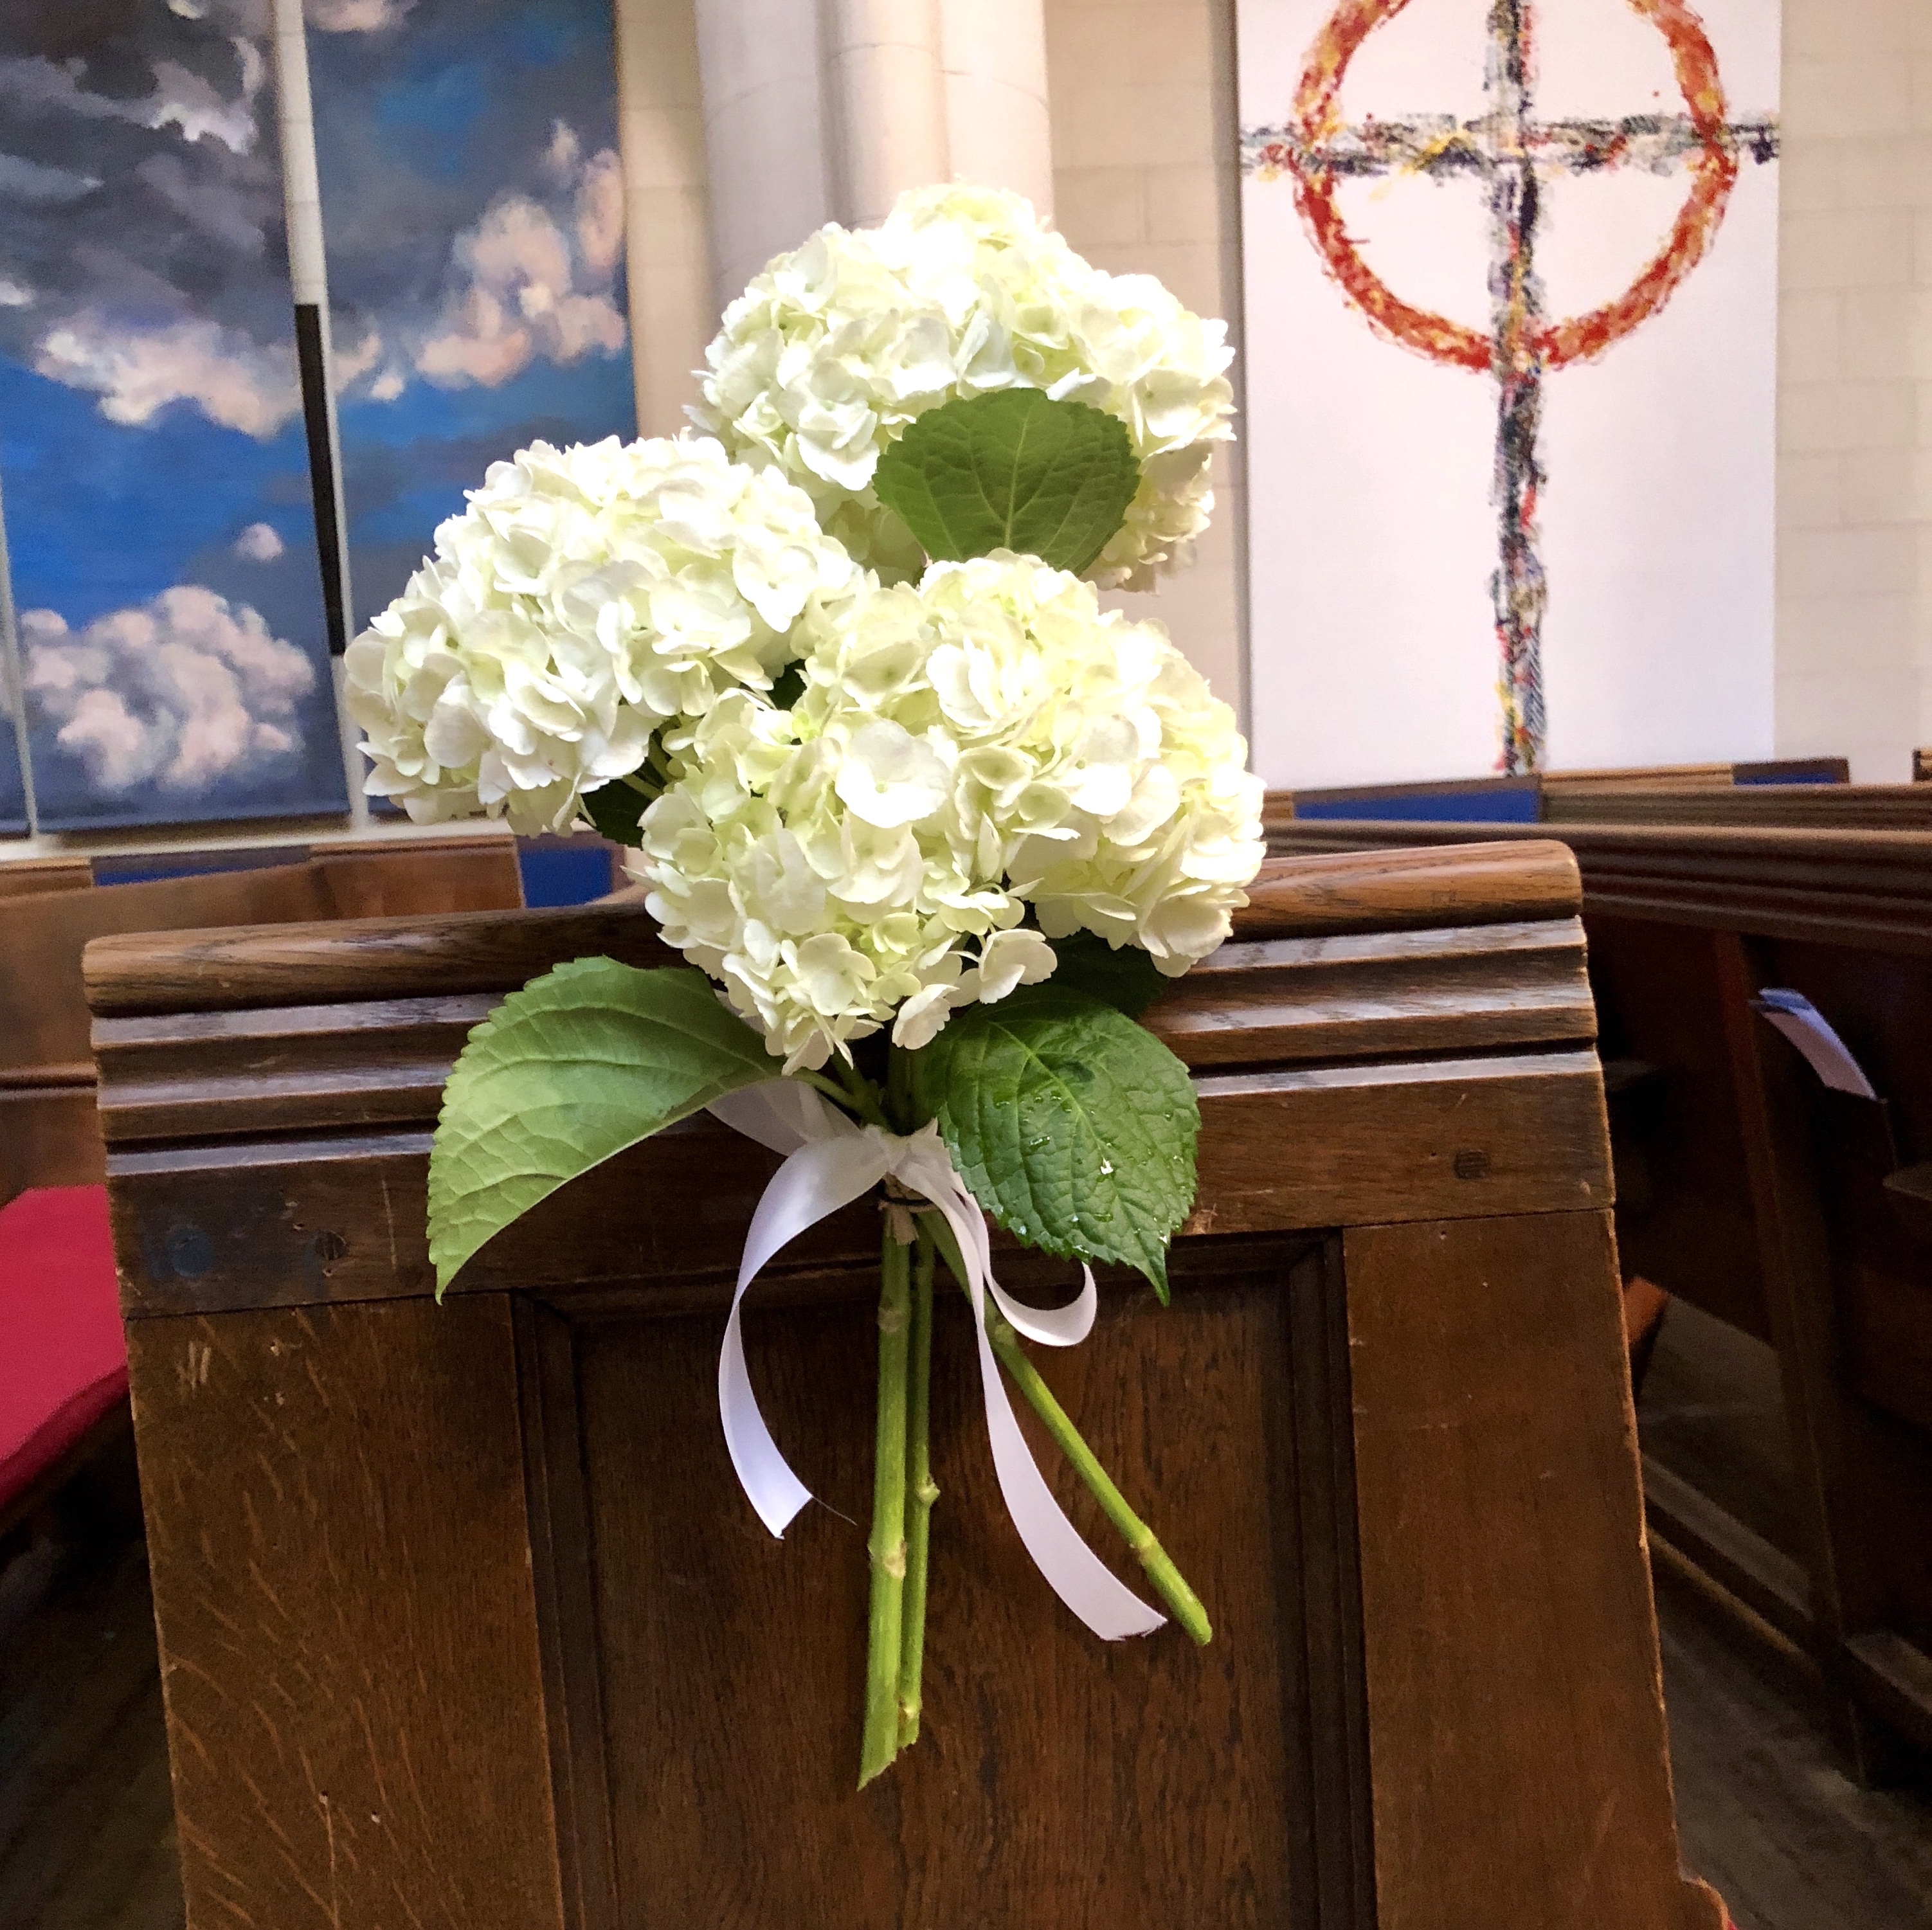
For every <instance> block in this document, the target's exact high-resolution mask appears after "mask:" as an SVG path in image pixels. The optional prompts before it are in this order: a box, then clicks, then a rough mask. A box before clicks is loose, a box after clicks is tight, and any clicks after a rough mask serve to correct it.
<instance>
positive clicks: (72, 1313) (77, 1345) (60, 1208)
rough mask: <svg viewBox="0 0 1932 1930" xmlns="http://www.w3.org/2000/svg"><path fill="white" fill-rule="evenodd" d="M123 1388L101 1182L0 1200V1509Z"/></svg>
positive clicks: (122, 1346)
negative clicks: (3, 1202) (5, 1200)
mask: <svg viewBox="0 0 1932 1930" xmlns="http://www.w3.org/2000/svg"><path fill="white" fill-rule="evenodd" d="M126 1392H127V1338H126V1336H125V1335H124V1334H123V1333H122V1332H121V1303H120V1297H119V1295H118V1292H117V1290H116V1288H115V1279H114V1241H113V1236H112V1235H111V1234H110V1232H109V1230H108V1224H107V1188H106V1187H100V1186H61V1187H38V1188H37V1189H35V1190H34V1191H32V1192H30V1193H22V1194H21V1195H20V1197H19V1198H18V1199H15V1200H13V1201H11V1202H9V1203H8V1204H7V1205H6V1206H5V1207H0V1507H4V1506H5V1505H6V1503H7V1502H10V1501H12V1500H13V1499H15V1498H16V1497H17V1496H19V1495H20V1494H21V1493H24V1492H25V1490H26V1489H27V1488H28V1487H29V1486H31V1484H32V1483H33V1482H34V1481H37V1479H38V1478H40V1475H43V1473H45V1472H46V1470H47V1469H49V1468H50V1467H51V1466H53V1464H54V1463H55V1462H56V1461H58V1460H59V1459H60V1457H62V1455H63V1454H65V1453H66V1452H67V1451H68V1449H69V1448H71V1447H72V1446H73V1445H74V1443H75V1442H77V1441H78V1440H79V1439H80V1437H81V1436H83V1434H85V1433H86V1432H87V1430H89V1428H90V1427H92V1426H93V1425H94V1424H95V1422H96V1421H98V1420H99V1419H100V1418H101V1416H102V1415H104V1414H105V1413H106V1412H107V1411H108V1410H109V1409H110V1408H111V1407H113V1405H114V1403H115V1402H116V1401H118V1400H120V1399H121V1397H122V1396H123V1395H124V1394H126Z"/></svg>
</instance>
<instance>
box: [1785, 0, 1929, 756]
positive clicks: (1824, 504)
mask: <svg viewBox="0 0 1932 1930" xmlns="http://www.w3.org/2000/svg"><path fill="white" fill-rule="evenodd" d="M1784 131H1785V149H1784V161H1783V163H1782V172H1783V181H1782V184H1781V185H1782V193H1783V227H1782V234H1781V261H1780V268H1779V281H1780V283H1781V300H1780V305H1779V313H1778V325H1779V344H1778V389H1779V422H1778V445H1779V453H1778V750H1779V752H1780V754H1781V755H1802V754H1804V753H1807V752H1813V751H1829V752H1843V754H1844V755H1847V756H1849V758H1851V760H1852V776H1853V777H1854V778H1855V779H1858V780H1859V781H1860V782H1865V783H1892V784H1897V783H1903V782H1905V780H1906V779H1908V778H1909V776H1911V774H1912V771H1911V751H1912V746H1913V745H1914V744H1915V743H1921V744H1922V743H1928V742H1932V0H1786V4H1785V9H1784Z"/></svg>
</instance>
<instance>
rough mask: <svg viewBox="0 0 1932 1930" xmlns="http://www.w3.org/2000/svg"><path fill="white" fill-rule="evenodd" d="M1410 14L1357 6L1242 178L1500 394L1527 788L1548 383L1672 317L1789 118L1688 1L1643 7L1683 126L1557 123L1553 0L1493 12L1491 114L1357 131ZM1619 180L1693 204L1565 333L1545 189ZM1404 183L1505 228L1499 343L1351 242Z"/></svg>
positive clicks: (1659, 116)
mask: <svg viewBox="0 0 1932 1930" xmlns="http://www.w3.org/2000/svg"><path fill="white" fill-rule="evenodd" d="M1410 4H1411V0H1343V4H1342V5H1340V7H1339V8H1337V11H1335V13H1334V14H1333V16H1332V17H1331V18H1330V19H1329V20H1328V21H1327V23H1325V25H1324V26H1323V27H1322V29H1321V32H1319V35H1317V36H1316V40H1315V42H1314V44H1313V46H1312V47H1310V49H1309V50H1308V53H1307V59H1306V62H1305V64H1304V67H1303V69H1302V72H1301V77H1300V80H1299V84H1298V86H1297V88H1296V89H1295V98H1294V101H1293V105H1292V111H1291V113H1289V116H1288V118H1287V119H1286V120H1284V121H1283V122H1280V123H1278V124H1276V125H1264V126H1256V127H1250V128H1244V130H1243V132H1242V137H1241V166H1242V171H1243V173H1244V175H1246V176H1249V177H1250V178H1252V179H1259V180H1263V181H1266V180H1272V179H1286V180H1287V181H1289V182H1291V183H1292V187H1293V191H1294V194H1295V202H1296V205H1297V208H1298V212H1299V214H1300V216H1301V224H1302V226H1303V227H1304V230H1305V231H1306V233H1307V237H1308V239H1309V241H1310V243H1311V245H1313V247H1314V248H1315V249H1316V251H1317V253H1318V254H1319V256H1320V257H1321V259H1322V263H1323V265H1324V266H1325V268H1326V269H1327V271H1328V274H1329V275H1330V277H1331V278H1332V280H1333V281H1334V283H1335V284H1336V285H1337V287H1339V289H1340V290H1341V291H1342V293H1343V295H1344V296H1346V298H1347V299H1348V300H1349V302H1351V303H1352V305H1354V306H1355V308H1357V309H1358V311H1360V313H1361V314H1362V316H1363V317H1364V318H1365V319H1366V320H1367V322H1368V323H1369V324H1370V326H1371V327H1372V328H1373V329H1374V330H1375V331H1376V333H1377V334H1379V335H1381V336H1382V337H1383V338H1385V339H1386V340H1388V341H1390V342H1392V343H1394V344H1399V345H1400V346H1401V347H1404V348H1407V349H1409V350H1412V351H1413V352H1415V353H1418V354H1419V355H1421V356H1424V357H1426V358H1427V359H1430V360H1431V361H1433V362H1438V363H1440V364H1443V365H1448V366H1450V367H1454V368H1463V369H1468V370H1471V371H1476V372H1478V373H1481V374H1487V375H1489V376H1490V377H1492V378H1493V380H1494V381H1495V383H1496V392H1497V401H1496V455H1495V467H1494V473H1493V484H1492V496H1493V503H1494V506H1495V509H1496V568H1495V570H1494V572H1493V574H1492V575H1491V578H1490V600H1491V602H1492V605H1493V608H1494V612H1495V624H1496V640H1497V644H1498V646H1499V651H1500V655H1501V659H1502V661H1501V671H1500V676H1499V684H1498V690H1499V696H1500V698H1501V701H1502V754H1501V758H1500V760H1499V768H1500V769H1501V770H1502V772H1503V773H1505V775H1515V774H1517V773H1523V772H1529V771H1534V770H1538V769H1539V768H1540V767H1541V766H1542V764H1543V763H1544V757H1545V752H1546V748H1547V719H1546V716H1545V710H1544V690H1543V664H1542V635H1543V626H1544V614H1545V611H1546V608H1547V603H1548V584H1547V578H1546V575H1545V572H1544V563H1543V559H1542V557H1541V552H1540V544H1539V536H1540V532H1539V527H1538V502H1539V497H1540V496H1541V493H1542V491H1543V490H1544V487H1545V485H1546V484H1547V481H1548V478H1547V474H1546V473H1545V470H1544V466H1543V461H1542V458H1541V451H1540V446H1539V445H1540V441H1541V425H1542V413H1543V396H1544V381H1545V378H1546V377H1547V376H1548V375H1550V374H1552V373H1553V372H1554V371H1557V370H1559V369H1561V368H1565V366H1567V365H1571V364H1574V363H1577V362H1583V361H1588V360H1590V359H1594V358H1595V357H1597V356H1601V355H1603V354H1604V353H1605V352H1606V351H1607V350H1609V349H1610V348H1611V347H1613V346H1614V345H1615V344H1616V343H1618V342H1619V341H1622V339H1623V338H1625V337H1626V336H1628V335H1631V333H1632V332H1634V331H1635V330H1637V329H1640V328H1641V327H1642V326H1643V324H1644V323H1646V321H1648V320H1650V319H1651V318H1652V317H1654V316H1655V315H1656V314H1658V312H1659V311H1661V309H1662V308H1664V305H1665V304H1666V303H1667V302H1668V301H1669V300H1670V297H1671V296H1672V295H1673V293H1675V291H1676V290H1677V289H1678V287H1679V286H1680V285H1681V284H1682V283H1683V281H1685V279H1686V278H1687V277H1688V276H1689V275H1691V272H1692V271H1693V270H1694V269H1695V268H1696V267H1697V265H1698V263H1699V262H1700V260H1702V259H1703V257H1704V255H1705V254H1706V251H1708V250H1709V247H1710V245H1711V244H1712V240H1713V239H1714V237H1715V235H1716V233H1717V232H1718V228H1719V227H1720V226H1721V224H1722V222H1723V221H1724V215H1725V212H1726V208H1727V204H1728V203H1729V201H1730V196H1731V193H1732V190H1733V186H1734V185H1735V184H1736V180H1737V177H1738V174H1739V170H1740V169H1741V168H1742V167H1746V166H1750V165H1756V164H1763V163H1766V162H1769V161H1773V160H1775V158H1777V155H1778V145H1779V134H1778V122H1777V121H1776V119H1775V117H1772V116H1749V117H1734V116H1732V115H1731V114H1730V111H1729V109H1728V107H1727V103H1726V101H1725V97H1724V86H1723V84H1722V82H1721V78H1720V76H1719V73H1718V62H1717V57H1716V56H1715V53H1714V52H1713V51H1712V46H1711V43H1710V41H1709V38H1708V36H1707V35H1706V32H1705V30H1704V29H1703V25H1702V24H1701V23H1700V21H1699V20H1698V19H1697V16H1696V15H1695V14H1693V13H1691V11H1690V10H1689V8H1688V7H1686V6H1685V5H1683V4H1682V0H1628V5H1629V6H1630V8H1631V10H1632V11H1634V13H1635V14H1637V15H1638V16H1639V17H1640V18H1642V19H1643V20H1646V22H1648V23H1650V24H1651V25H1652V26H1655V28H1656V29H1657V30H1658V32H1660V33H1661V35H1662V36H1663V38H1664V42H1665V44H1666V46H1667V48H1668V50H1669V55H1670V62H1671V66H1672V68H1673V73H1674V74H1675V77H1676V85H1677V88H1678V90H1679V93H1680V94H1681V95H1682V112H1681V113H1654V112H1652V113H1635V114H1631V115H1628V116H1623V117H1622V118H1618V119H1584V118H1575V117H1553V118H1549V119H1544V118H1541V117H1540V116H1538V113H1537V111H1536V105H1535V64H1534V61H1533V58H1532V53H1533V46H1534V37H1535V27H1536V22H1535V17H1534V16H1535V12H1536V0H1492V5H1491V6H1490V11H1489V18H1488V41H1487V49H1486V62H1485V74H1484V80H1485V86H1484V94H1485V98H1486V99H1487V102H1488V107H1487V111H1486V112H1485V113H1483V114H1481V115H1480V116H1475V117H1473V118H1468V117H1459V116H1454V115H1451V114H1440V115H1434V116H1412V117H1406V118H1403V119H1383V120H1378V119H1374V118H1373V117H1370V118H1365V119H1362V120H1361V121H1359V122H1355V123H1354V124H1352V125H1351V124H1349V123H1348V122H1345V121H1344V119H1343V116H1342V113H1341V110H1340V95H1341V92H1342V89H1343V83H1344V81H1345V80H1346V78H1347V77H1348V74H1349V69H1350V66H1351V64H1352V62H1353V61H1354V60H1355V57H1356V56H1357V54H1358V53H1359V52H1360V50H1361V47H1362V46H1363V44H1364V41H1366V40H1367V38H1368V37H1369V36H1370V35H1371V34H1372V33H1373V32H1375V31H1376V29H1378V28H1379V27H1382V26H1384V25H1385V24H1386V23H1388V22H1389V21H1390V20H1393V19H1394V18H1395V17H1397V15H1398V14H1401V13H1403V11H1405V10H1406V8H1408V7H1409V5H1410ZM1617 170H1642V171H1644V172H1646V173H1651V174H1658V175H1661V174H1664V173H1670V172H1673V171H1677V170H1681V171H1682V173H1683V174H1684V176H1685V197H1684V200H1683V203H1682V206H1681V208H1680V209H1679V212H1678V215H1677V216H1676V220H1675V221H1674V222H1673V224H1672V226H1671V227H1670V231H1669V233H1667V235H1666V236H1664V238H1663V239H1662V241H1661V245H1659V247H1658V249H1657V251H1656V253H1655V255H1654V256H1653V257H1652V259H1651V260H1649V262H1648V263H1647V264H1646V266H1644V268H1643V270H1642V271H1641V272H1640V273H1639V274H1638V275H1637V277H1636V278H1635V279H1634V281H1632V282H1631V284H1630V285H1629V286H1628V288H1627V289H1626V290H1625V291H1624V292H1623V293H1622V294H1620V295H1619V296H1617V297H1616V299H1613V300H1612V301H1610V302H1607V303H1604V304H1603V305H1601V306H1600V307H1598V308H1594V309H1592V310H1589V311H1587V312H1586V313H1583V314H1578V315H1574V316H1569V317H1552V316H1551V315H1550V314H1548V313H1547V303H1546V301H1545V293H1544V286H1543V281H1542V278H1541V275H1539V273H1538V261H1537V253H1538V242H1539V239H1540V232H1541V226H1542V224H1543V221H1544V207H1545V185H1546V184H1547V182H1549V181H1550V180H1551V179H1553V178H1556V177H1560V176H1585V175H1593V174H1604V173H1613V172H1615V171H1617ZM1377 176H1381V177H1397V176H1416V177H1421V178H1425V179H1447V178H1450V177H1454V176H1468V177H1472V178H1473V179H1476V180H1478V181H1479V182H1481V183H1482V184H1483V185H1484V188H1485V189H1486V193H1487V205H1488V210H1489V225H1490V249H1489V259H1488V263H1487V270H1488V274H1487V280H1488V287H1489V293H1490V326H1488V327H1487V329H1475V328H1472V327H1470V326H1467V325H1466V324H1465V323H1458V322H1456V321H1454V320H1450V319H1449V318H1448V317H1445V316H1443V315H1441V314H1436V313H1433V312H1431V311H1429V310H1427V309H1425V308H1421V307H1420V306H1418V305H1414V304H1412V302H1409V301H1408V300H1406V299H1404V297H1403V296H1402V295H1401V294H1400V293H1397V291H1396V290H1394V289H1392V288H1391V287H1389V286H1388V284H1386V283H1385V281H1382V278H1380V277H1379V275H1377V274H1376V272H1375V270H1374V269H1372V268H1371V267H1370V266H1369V264H1368V263H1367V260H1366V259H1365V258H1364V253H1363V251H1362V249H1361V246H1360V245H1359V244H1358V242H1357V241H1356V240H1355V238H1354V237H1353V236H1351V235H1350V233H1349V231H1348V229H1347V227H1346V224H1345V223H1344V221H1343V216H1342V213H1341V210H1340V206H1339V205H1338V200H1337V187H1338V185H1339V184H1340V183H1342V182H1346V181H1350V180H1355V179H1363V178H1365V177H1377ZM1250 346H1251V352H1252V348H1253V345H1252V344H1251V345H1250Z"/></svg>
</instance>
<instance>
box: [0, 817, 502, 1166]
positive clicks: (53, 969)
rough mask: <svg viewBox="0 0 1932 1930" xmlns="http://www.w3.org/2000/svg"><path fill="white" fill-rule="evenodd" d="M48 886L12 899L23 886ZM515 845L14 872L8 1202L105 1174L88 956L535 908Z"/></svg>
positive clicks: (3, 871)
mask: <svg viewBox="0 0 1932 1930" xmlns="http://www.w3.org/2000/svg"><path fill="white" fill-rule="evenodd" d="M16 874H19V875H20V877H23V878H26V880H28V881H31V882H32V883H34V884H36V885H38V886H40V887H42V888H40V889H37V890H30V891H25V892H20V891H10V890H9V889H8V888H7V887H8V885H9V883H10V881H16V882H17V881H19V880H18V878H17V877H16ZM522 902H523V900H522V893H521V889H520V885H519V884H518V881H517V855H516V847H515V844H514V840H512V839H510V838H509V837H508V836H504V837H502V838H490V839H477V838H474V837H469V838H463V839H449V838H444V839H428V840H410V841H409V842H404V843H399V844H397V845H386V846H381V847H374V848H339V847H338V848H327V847H324V848H318V849H316V850H314V851H312V852H311V854H309V855H308V856H307V857H305V858H302V860H300V861H299V862H297V863H291V864H284V865H272V866H261V867H257V868H253V869H242V870H232V871H214V872H201V873H197V874H195V875H191V876H188V877H184V878H155V879H151V880H149V881H146V882H145V883H142V884H108V885H100V886H96V885H94V884H92V881H91V877H90V876H89V874H88V873H87V872H86V867H85V866H84V864H83V863H80V862H79V861H77V860H50V861H48V862H46V863H37V862H28V863H22V864H20V865H19V866H0V1199H10V1198H11V1197H13V1195H14V1194H15V1193H20V1192H23V1191H24V1190H26V1188H27V1187H29V1186H53V1185H86V1184H93V1183H95V1182H98V1180H99V1179H100V1178H101V1139H100V1130H99V1127H98V1124H96V1122H95V1116H94V1093H95V1072H94V1059H93V1052H92V1047H91V1046H90V1044H89V1023H90V1021H89V1013H88V1010H87V998H86V992H85V991H84V989H83V986H82V982H81V956H82V954H83V952H84V951H85V950H86V947H87V946H88V945H89V943H90V942H91V941H93V940H94V939H96V938H106V937H110V936H113V935H122V934H127V933H141V932H169V931H180V930H184V929H193V928H196V927H198V926H206V925H211V924H217V925H236V926H239V925H251V926H260V925H282V924H296V923H310V922H313V921H314V920H337V919H343V918H370V917H383V916H393V915H395V914H399V913H404V912H410V911H419V912H424V913H435V912H440V911H488V910H502V909H508V908H513V907H515V906H517V905H520V904H521V903H522Z"/></svg>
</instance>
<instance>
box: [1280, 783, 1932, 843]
mask: <svg viewBox="0 0 1932 1930" xmlns="http://www.w3.org/2000/svg"><path fill="white" fill-rule="evenodd" d="M1268 821H1269V822H1270V823H1271V824H1274V825H1280V824H1288V823H1290V822H1295V823H1311V822H1319V823H1351V824H1352V823H1361V822H1368V821H1376V822H1387V823H1406V824H1421V823H1433V824H1545V825H1561V824H1736V825H1741V826H1746V827H1748V826H1752V825H1763V826H1765V827H1775V826H1785V827H1790V828H1792V829H1793V830H1798V829H1811V830H1844V831H1932V788H1928V787H1927V785H1924V784H1922V783H1914V784H1845V783H1838V782H1825V783H1815V784H1814V783H1805V784H1797V783H1776V784H1767V783H1762V782H1757V781H1755V780H1754V781H1752V782H1748V783H1717V782H1701V781H1693V782H1665V781H1663V779H1662V777H1661V776H1660V774H1658V773H1649V772H1631V773H1624V774H1622V776H1619V777H1617V778H1616V780H1615V781H1610V777H1609V774H1607V773H1595V772H1592V773H1587V774H1586V773H1578V774H1577V775H1575V776H1570V777H1562V776H1554V775H1553V776H1539V777H1524V778H1495V779H1471V780H1469V782H1462V783H1454V784H1439V785H1438V784H1414V785H1364V786H1362V787H1361V788H1351V789H1348V790H1343V791H1277V792H1275V793H1274V794H1271V797H1270V798H1269V800H1268Z"/></svg>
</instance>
